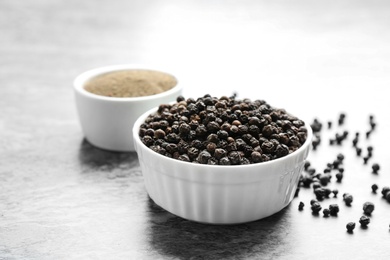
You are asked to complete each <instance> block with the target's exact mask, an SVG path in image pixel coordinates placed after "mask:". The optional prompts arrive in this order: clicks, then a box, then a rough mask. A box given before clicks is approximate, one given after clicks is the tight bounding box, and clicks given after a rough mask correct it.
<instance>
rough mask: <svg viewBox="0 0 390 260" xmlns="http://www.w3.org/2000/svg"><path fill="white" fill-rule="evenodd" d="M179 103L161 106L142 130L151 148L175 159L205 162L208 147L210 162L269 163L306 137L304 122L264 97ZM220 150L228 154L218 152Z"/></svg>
mask: <svg viewBox="0 0 390 260" xmlns="http://www.w3.org/2000/svg"><path fill="white" fill-rule="evenodd" d="M176 101H177V103H175V104H171V105H167V104H164V105H160V106H159V108H158V111H157V112H155V113H154V114H151V115H149V116H148V117H147V118H146V119H145V122H144V123H143V124H141V127H140V130H139V136H140V138H141V140H142V142H143V143H144V144H145V145H146V146H148V147H150V148H151V149H153V150H154V151H156V152H158V153H160V154H163V155H165V156H167V157H170V158H174V159H179V160H183V161H187V159H189V160H190V161H191V162H194V163H206V159H207V158H208V155H207V154H206V153H204V152H203V151H206V152H207V153H208V154H210V156H211V157H210V158H208V159H207V163H209V164H216V163H220V164H249V163H257V162H263V161H264V162H265V161H269V160H273V159H276V158H279V157H283V156H286V155H288V154H289V153H291V152H294V151H295V150H297V149H298V148H299V147H300V146H301V145H302V144H303V143H304V142H305V141H306V138H307V129H306V127H305V125H304V122H303V121H302V120H299V119H298V118H296V117H294V116H291V115H289V114H287V113H286V111H284V110H282V109H275V108H273V107H271V106H270V105H269V104H267V103H266V102H265V101H260V100H256V101H254V102H252V101H251V100H249V99H244V100H237V99H235V97H233V96H232V97H230V98H229V97H226V96H223V97H221V98H220V99H218V98H214V97H211V96H210V95H204V96H203V97H200V98H198V99H197V100H195V99H192V98H189V99H187V100H186V99H184V97H182V96H180V97H178V98H177V100H176ZM146 136H148V137H146ZM237 139H242V140H243V141H244V142H238V141H237ZM161 140H162V141H164V145H163V142H162V141H161ZM165 143H167V144H165ZM168 143H169V145H168ZM179 144H180V145H179ZM192 148H195V149H192ZM217 148H222V149H224V150H225V152H223V153H221V151H220V150H219V152H217V153H215V150H216V149H217ZM263 150H264V151H263ZM233 151H234V152H235V153H232V152H233ZM253 152H258V153H259V154H256V153H254V154H253V156H252V153H253ZM183 154H186V156H181V155H183ZM206 155H207V156H206ZM225 157H226V158H225ZM222 158H224V159H222Z"/></svg>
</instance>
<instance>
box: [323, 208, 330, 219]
mask: <svg viewBox="0 0 390 260" xmlns="http://www.w3.org/2000/svg"><path fill="white" fill-rule="evenodd" d="M322 213H323V214H324V217H329V215H330V210H329V209H323V210H322Z"/></svg>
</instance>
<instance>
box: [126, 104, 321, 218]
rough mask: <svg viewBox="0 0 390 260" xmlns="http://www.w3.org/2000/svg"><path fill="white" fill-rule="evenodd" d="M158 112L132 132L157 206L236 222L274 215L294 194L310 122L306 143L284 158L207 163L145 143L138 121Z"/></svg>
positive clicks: (186, 214) (306, 150)
mask: <svg viewBox="0 0 390 260" xmlns="http://www.w3.org/2000/svg"><path fill="white" fill-rule="evenodd" d="M156 111H157V108H154V109H151V110H149V111H147V112H146V113H144V114H143V115H142V116H140V118H138V120H137V121H136V122H135V124H134V128H133V135H134V143H135V149H136V152H137V154H138V158H139V162H140V166H141V170H142V173H143V176H144V182H145V187H146V190H147V192H148V194H149V196H150V197H151V199H152V200H153V201H154V202H155V203H156V204H157V205H159V206H161V207H162V208H164V209H165V210H167V211H169V212H171V213H173V214H175V215H177V216H180V217H183V218H185V219H189V220H193V221H197V222H202V223H209V224H238V223H244V222H250V221H255V220H259V219H262V218H265V217H267V216H270V215H273V214H275V213H277V212H278V211H280V210H282V209H283V208H284V207H286V206H287V205H288V204H289V203H290V202H291V200H292V199H293V197H294V194H295V191H296V188H297V185H298V181H299V177H300V174H301V172H302V170H303V167H304V163H305V160H306V158H307V156H308V153H309V150H310V144H311V141H312V137H313V133H312V129H311V128H310V126H309V125H308V124H305V125H306V127H307V139H306V141H305V143H304V144H303V145H302V146H301V147H300V148H299V149H298V150H296V151H294V152H293V153H291V154H289V155H287V156H285V157H282V158H278V159H275V160H271V161H268V162H261V163H257V164H249V165H205V164H196V163H191V162H183V161H180V160H177V159H172V158H169V157H166V156H163V155H160V154H158V153H156V152H154V151H153V150H151V149H150V148H148V147H147V146H146V145H145V144H143V142H142V141H141V139H140V137H139V135H138V133H139V129H140V126H141V124H142V123H143V122H144V121H145V119H146V118H147V117H148V115H150V114H151V113H154V112H156Z"/></svg>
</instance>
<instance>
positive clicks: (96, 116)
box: [73, 64, 182, 152]
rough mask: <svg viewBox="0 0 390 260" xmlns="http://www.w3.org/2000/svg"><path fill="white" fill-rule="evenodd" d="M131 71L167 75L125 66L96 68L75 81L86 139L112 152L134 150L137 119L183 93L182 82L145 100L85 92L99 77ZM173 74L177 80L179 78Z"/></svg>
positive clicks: (144, 68)
mask: <svg viewBox="0 0 390 260" xmlns="http://www.w3.org/2000/svg"><path fill="white" fill-rule="evenodd" d="M131 69H137V70H139V69H141V70H153V71H160V72H164V70H160V69H155V68H149V67H145V66H142V65H134V64H123V65H113V66H107V67H101V68H96V69H92V70H89V71H86V72H84V73H82V74H80V75H79V76H78V77H76V79H75V80H74V84H73V86H74V92H75V100H76V107H77V111H78V115H79V119H80V123H81V127H82V130H83V132H84V135H85V137H86V139H87V140H88V141H89V142H90V143H91V144H93V145H94V146H97V147H99V148H102V149H107V150H111V151H121V152H129V151H134V144H133V135H132V129H133V124H134V122H135V121H136V119H137V118H138V117H139V116H140V115H141V114H142V113H144V112H145V111H147V110H149V109H151V108H153V107H156V106H158V105H160V104H164V103H170V102H172V101H175V100H176V98H177V97H178V96H179V95H181V93H182V86H181V84H180V83H179V82H178V84H177V85H176V86H174V87H173V88H171V89H170V90H168V91H165V92H162V93H159V94H155V95H150V96H143V97H125V98H124V97H106V96H101V95H96V94H93V93H91V92H88V91H87V90H85V89H84V84H85V83H86V82H87V81H88V80H90V79H91V78H93V77H95V76H98V75H101V74H104V73H108V72H113V71H120V70H131ZM164 73H167V72H164ZM167 74H170V73H167ZM170 75H172V76H173V77H175V78H176V75H174V74H170Z"/></svg>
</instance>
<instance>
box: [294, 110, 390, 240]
mask: <svg viewBox="0 0 390 260" xmlns="http://www.w3.org/2000/svg"><path fill="white" fill-rule="evenodd" d="M345 118H346V115H345V113H341V114H340V115H339V118H338V125H339V126H342V125H343V124H344V121H345ZM327 126H328V129H330V128H332V122H330V121H329V122H328V123H327ZM375 127H376V122H375V120H374V116H372V115H370V116H369V130H368V131H366V135H365V137H366V139H368V138H369V137H370V135H371V133H372V132H373V131H374V129H375ZM311 128H312V130H313V133H314V137H313V141H312V149H313V151H315V150H317V147H318V146H319V145H320V144H321V143H322V142H321V135H320V132H321V131H322V129H323V124H322V123H321V122H320V121H319V120H318V119H314V120H313V122H312V124H311ZM348 135H349V132H348V131H346V130H344V131H343V132H341V133H336V134H335V136H334V137H333V138H330V140H329V145H331V146H333V145H342V144H343V143H344V142H345V141H346V140H348V139H347V137H348ZM352 147H353V148H354V149H355V151H356V156H358V157H362V158H363V164H367V163H368V162H369V160H370V159H371V158H372V156H373V147H372V146H370V145H369V146H367V149H366V150H367V151H366V155H365V156H363V155H362V152H363V149H362V148H361V147H359V132H356V133H355V136H354V138H353V139H352ZM343 160H344V155H343V154H341V153H339V154H338V155H337V156H336V158H335V160H334V161H332V162H329V163H328V164H327V166H326V168H325V169H324V170H323V172H317V171H316V169H315V168H314V167H313V166H312V165H311V163H310V162H309V161H306V162H305V164H304V171H303V172H302V174H301V176H300V180H299V185H298V189H297V192H296V194H295V195H296V196H298V193H299V189H300V188H301V187H304V188H312V189H313V193H314V196H315V199H312V200H311V201H310V205H311V211H312V213H313V214H314V215H318V214H319V213H320V212H321V210H322V213H323V216H324V217H328V216H329V215H332V216H337V213H338V212H339V207H338V205H337V204H331V205H329V208H324V209H323V208H322V206H321V203H320V202H321V201H323V200H325V199H327V198H330V196H331V195H332V194H333V197H337V195H338V190H337V189H334V190H331V189H330V188H328V187H327V184H328V183H329V182H330V180H331V178H332V177H333V176H335V178H336V181H337V182H339V183H340V182H342V179H343V176H344V167H343ZM371 169H372V173H373V174H378V173H379V170H380V166H379V164H378V163H372V166H371ZM332 172H335V174H333V175H332V174H331V173H332ZM378 188H379V187H378V185H377V184H373V185H372V186H371V189H372V192H373V193H376V191H377V190H378ZM382 196H383V198H385V199H386V200H387V201H388V202H389V203H390V187H387V186H385V187H383V188H382ZM342 200H343V201H344V203H345V205H346V206H351V205H352V202H353V196H352V195H351V194H350V193H344V194H343V196H342ZM304 206H305V204H304V203H303V202H302V201H300V202H299V205H298V209H299V210H303V208H304ZM374 209H375V205H374V204H373V203H372V202H365V203H364V204H363V215H362V216H361V217H360V219H359V223H360V225H361V227H362V228H366V227H367V226H368V224H369V223H370V216H371V213H372V212H373V211H374ZM355 226H356V223H355V222H349V223H347V225H346V228H347V231H348V232H349V233H353V230H354V229H355Z"/></svg>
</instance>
